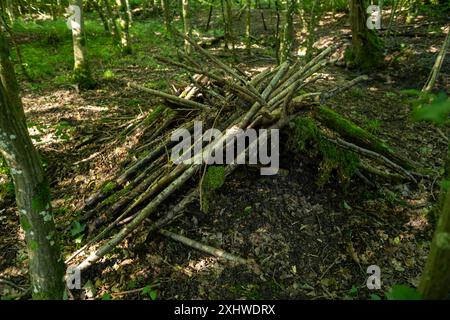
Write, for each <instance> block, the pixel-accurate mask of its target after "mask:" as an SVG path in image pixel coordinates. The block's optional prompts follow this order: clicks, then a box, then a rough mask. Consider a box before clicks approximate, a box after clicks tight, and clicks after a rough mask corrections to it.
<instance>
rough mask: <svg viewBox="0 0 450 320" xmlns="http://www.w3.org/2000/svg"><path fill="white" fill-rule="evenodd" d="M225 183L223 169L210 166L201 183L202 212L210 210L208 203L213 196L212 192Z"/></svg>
mask: <svg viewBox="0 0 450 320" xmlns="http://www.w3.org/2000/svg"><path fill="white" fill-rule="evenodd" d="M224 182H225V168H224V167H221V166H210V167H208V170H207V171H206V174H205V177H204V178H203V181H202V185H201V188H202V211H203V212H205V213H207V212H208V211H209V209H210V201H211V198H212V197H213V196H214V190H217V189H219V188H220V187H222V185H223V184H224Z"/></svg>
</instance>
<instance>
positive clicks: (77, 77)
mask: <svg viewBox="0 0 450 320" xmlns="http://www.w3.org/2000/svg"><path fill="white" fill-rule="evenodd" d="M72 80H73V81H74V82H75V83H77V84H78V86H79V87H80V89H93V88H95V87H96V85H97V82H96V81H95V80H94V79H93V78H92V75H91V72H90V71H89V68H88V67H81V66H79V67H77V68H75V69H74V70H73V74H72Z"/></svg>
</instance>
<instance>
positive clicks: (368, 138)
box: [316, 107, 394, 154]
mask: <svg viewBox="0 0 450 320" xmlns="http://www.w3.org/2000/svg"><path fill="white" fill-rule="evenodd" d="M316 117H317V119H318V120H319V121H320V122H323V123H324V124H325V125H326V126H327V127H329V128H331V129H333V130H336V131H338V132H339V133H340V134H341V135H342V136H343V137H344V138H348V139H350V140H352V141H354V140H355V139H358V140H359V142H360V143H361V144H363V145H365V146H371V149H373V150H374V151H376V152H378V153H382V154H387V153H393V152H394V151H393V150H392V149H391V148H390V147H389V146H388V145H387V144H386V143H384V142H383V141H381V140H380V139H378V138H377V137H375V136H374V135H373V134H371V133H369V132H368V131H366V130H364V129H362V128H361V127H359V126H357V125H356V124H355V123H353V122H351V121H350V120H347V119H345V118H344V117H341V116H340V115H339V114H338V113H336V112H334V111H333V110H331V109H329V108H325V107H320V108H318V109H317V113H316Z"/></svg>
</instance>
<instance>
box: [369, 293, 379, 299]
mask: <svg viewBox="0 0 450 320" xmlns="http://www.w3.org/2000/svg"><path fill="white" fill-rule="evenodd" d="M370 300H381V297H380V296H379V295H377V294H371V295H370Z"/></svg>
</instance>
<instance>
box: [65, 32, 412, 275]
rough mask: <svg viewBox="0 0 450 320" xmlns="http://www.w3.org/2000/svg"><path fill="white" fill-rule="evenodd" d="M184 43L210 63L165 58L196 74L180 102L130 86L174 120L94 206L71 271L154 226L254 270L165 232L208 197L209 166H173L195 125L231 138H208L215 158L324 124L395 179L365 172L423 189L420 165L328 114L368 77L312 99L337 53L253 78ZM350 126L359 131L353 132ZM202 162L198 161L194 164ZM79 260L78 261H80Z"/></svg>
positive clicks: (331, 135) (90, 203)
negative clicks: (230, 147)
mask: <svg viewBox="0 0 450 320" xmlns="http://www.w3.org/2000/svg"><path fill="white" fill-rule="evenodd" d="M180 36H182V37H184V36H183V35H180ZM184 39H185V40H186V41H188V42H190V44H191V45H192V46H193V48H194V49H195V51H196V53H197V54H198V55H200V56H201V60H202V63H198V62H197V61H199V60H193V59H192V58H191V57H190V56H183V57H182V59H183V60H182V62H179V61H174V60H171V59H168V58H163V57H159V58H158V59H159V60H160V61H161V62H163V63H165V64H168V65H171V66H175V67H178V68H181V69H184V70H187V71H189V72H190V73H191V74H192V76H191V81H192V82H191V84H190V85H189V86H187V87H186V88H185V90H184V91H183V92H181V93H180V94H178V95H176V94H169V93H165V92H161V91H158V90H153V89H150V88H147V87H145V86H142V85H140V84H137V83H128V86H129V87H131V88H134V89H137V90H139V91H142V93H147V94H150V95H155V96H158V97H160V98H162V99H163V100H164V102H165V105H166V106H167V108H169V109H170V110H171V112H170V113H165V112H162V113H160V116H161V119H160V120H161V121H160V122H159V124H158V126H154V128H153V129H152V130H153V132H152V140H151V141H150V142H149V143H146V144H144V145H142V146H140V147H139V149H140V151H142V152H143V156H141V157H139V158H138V159H137V161H135V162H134V163H132V164H131V165H130V166H129V167H128V168H126V169H125V170H124V171H123V172H122V173H121V174H120V175H119V176H118V177H117V178H116V179H115V181H114V182H110V183H109V184H108V187H107V188H106V187H104V188H102V189H101V190H100V191H98V192H97V193H96V194H94V195H93V196H91V197H90V198H89V199H88V200H87V201H86V203H85V208H84V215H83V216H82V218H81V220H84V221H88V220H89V221H90V235H91V238H90V240H88V242H87V244H86V245H85V246H84V247H83V248H81V249H80V250H78V251H77V252H75V253H74V254H72V255H71V256H70V257H69V258H68V259H67V260H66V263H67V264H70V263H72V264H73V261H77V264H76V265H77V268H79V269H81V270H82V269H85V268H87V267H89V266H91V265H92V264H93V263H95V262H96V261H98V260H99V259H101V258H102V257H104V256H105V254H107V253H109V252H110V251H111V250H112V249H114V248H115V247H116V246H117V245H119V244H120V243H121V242H122V241H123V240H124V239H125V238H126V237H128V236H130V235H131V234H132V233H133V231H135V230H136V229H137V228H138V227H139V226H141V225H142V224H143V223H148V224H149V226H148V227H147V230H148V235H152V234H153V233H155V232H158V233H160V234H162V235H164V236H167V237H170V238H172V239H174V240H177V241H181V242H183V243H185V244H186V245H189V246H192V247H194V248H197V249H200V250H203V251H205V252H208V253H210V254H213V255H215V256H218V257H221V258H225V259H229V260H233V261H236V262H239V263H249V260H247V259H243V258H241V257H238V256H235V255H232V254H229V253H226V252H224V251H223V250H220V249H217V248H212V247H209V246H207V245H204V244H201V243H198V242H196V241H193V240H190V239H188V238H186V237H183V236H181V235H177V234H174V233H172V232H169V231H167V230H164V229H163V228H164V227H165V226H167V225H168V224H170V223H171V222H173V221H174V220H175V219H177V218H179V217H180V216H182V215H183V212H184V210H185V209H186V207H187V206H188V205H189V204H190V203H192V202H193V201H195V200H197V199H199V197H200V196H201V187H200V186H201V181H202V176H204V172H205V171H203V175H202V174H201V172H202V168H203V166H204V165H202V164H198V162H196V161H191V162H190V163H189V164H188V163H186V162H182V163H178V164H175V163H174V162H173V161H172V160H173V159H171V158H170V154H172V153H171V151H172V148H174V146H175V145H176V143H177V142H174V141H172V140H171V133H172V132H173V131H174V130H176V129H180V128H184V129H187V130H189V131H191V132H192V130H193V127H194V122H195V121H202V122H203V123H204V124H206V125H208V126H209V127H214V128H218V129H220V130H221V132H223V136H222V138H221V139H217V140H212V141H211V140H208V139H204V137H201V141H202V143H203V150H207V148H209V149H208V150H211V149H214V146H217V145H219V144H223V143H224V142H225V141H227V139H229V138H230V135H232V134H233V133H232V132H235V131H233V130H228V129H233V128H234V129H243V130H245V129H247V128H256V129H257V128H266V129H281V128H283V127H285V126H286V125H289V124H291V123H292V120H293V119H295V118H296V117H298V116H299V115H302V116H307V117H310V118H311V119H314V121H317V122H318V123H320V126H321V130H322V131H323V134H324V136H326V137H327V139H330V141H332V142H333V143H335V144H336V145H337V146H338V147H339V148H343V149H349V150H352V152H355V153H357V154H359V155H360V156H362V157H366V158H367V159H370V160H369V162H370V161H372V163H373V162H375V163H378V164H380V165H382V166H384V167H385V168H387V169H390V170H391V171H394V172H392V173H388V172H387V171H383V170H380V169H376V168H375V167H371V166H369V165H365V167H366V169H367V168H371V169H368V170H371V171H372V173H376V172H377V171H378V173H380V172H384V174H385V175H392V176H394V175H396V176H398V177H399V178H401V179H407V180H411V181H415V177H414V174H413V173H412V172H411V171H410V170H411V169H413V168H414V164H412V163H410V161H408V160H406V159H404V158H402V157H400V156H399V155H398V154H396V152H394V151H393V150H392V149H391V148H390V147H388V146H387V145H386V144H385V143H383V142H382V141H380V140H379V139H377V138H376V137H374V136H373V135H371V134H369V133H367V132H366V131H364V130H362V129H360V128H359V127H357V126H356V125H354V124H352V123H351V122H350V121H349V120H347V119H344V118H342V117H341V116H339V115H337V114H335V113H330V112H327V110H329V109H326V108H325V107H323V105H324V104H325V102H326V101H327V100H329V99H330V98H332V97H333V96H335V95H336V94H338V93H340V92H342V91H343V90H345V89H347V88H349V87H351V86H353V85H355V84H357V83H358V82H361V81H365V80H367V79H368V78H367V76H360V77H357V78H355V79H353V80H351V81H349V82H347V83H344V84H342V85H341V86H339V87H335V88H331V89H330V88H328V89H327V90H325V91H319V92H314V91H310V92H308V91H307V89H310V88H311V87H312V86H311V85H312V84H313V83H315V82H316V81H317V80H319V79H323V78H324V76H323V75H321V74H320V73H319V71H320V70H321V69H323V68H324V67H325V66H326V65H327V64H330V63H334V61H333V60H332V59H331V58H330V56H331V54H332V53H333V52H334V50H335V48H333V47H329V48H327V49H325V50H323V51H322V52H321V53H320V54H318V55H317V56H315V57H314V58H313V59H311V60H310V61H308V62H307V63H305V62H303V61H302V60H301V59H299V60H297V61H287V62H284V63H282V64H280V65H278V66H277V67H274V68H268V69H266V70H264V71H262V72H260V73H257V74H254V75H251V76H250V75H247V74H245V73H244V72H242V71H240V70H238V69H235V68H233V67H230V66H229V65H227V64H225V63H224V62H222V61H221V60H219V59H218V58H216V57H215V56H214V55H212V54H211V53H210V52H209V51H207V50H205V49H203V48H202V47H201V46H200V45H198V44H197V43H196V42H195V41H193V40H192V39H190V38H188V37H184ZM305 92H306V93H305ZM300 93H301V94H300ZM348 124H351V125H352V127H351V128H350V129H349V127H348ZM355 128H357V130H355ZM358 130H360V131H358ZM259 139H260V137H258V140H259ZM255 143H258V141H256V142H255ZM250 147H251V146H247V148H246V149H245V150H244V152H245V153H247V152H248V150H249V148H250ZM196 156H198V155H194V156H193V157H196ZM237 157H242V154H241V155H239V154H238V155H236V158H237ZM223 167H224V171H223V172H224V176H227V175H230V174H231V173H232V172H233V170H235V169H236V167H237V164H229V165H223ZM199 182H200V183H199ZM174 193H176V196H174ZM169 197H171V198H170V199H175V200H174V202H172V203H174V204H173V205H172V206H165V207H166V208H168V209H167V210H162V208H163V207H164V206H163V203H164V202H165V201H166V200H167V199H168V198H169ZM111 199H113V200H111ZM166 202H167V201H166ZM99 230H101V231H99ZM117 230H118V231H117ZM113 231H115V233H113ZM105 239H106V240H105ZM94 248H95V250H93V249H94ZM76 257H78V258H77V259H75V258H76ZM81 258H82V259H81Z"/></svg>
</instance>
